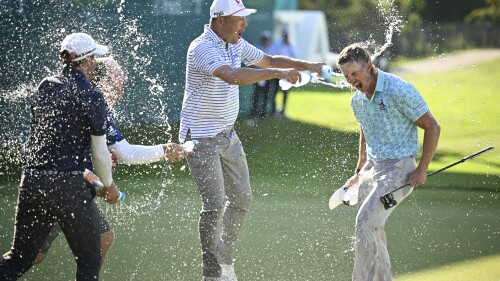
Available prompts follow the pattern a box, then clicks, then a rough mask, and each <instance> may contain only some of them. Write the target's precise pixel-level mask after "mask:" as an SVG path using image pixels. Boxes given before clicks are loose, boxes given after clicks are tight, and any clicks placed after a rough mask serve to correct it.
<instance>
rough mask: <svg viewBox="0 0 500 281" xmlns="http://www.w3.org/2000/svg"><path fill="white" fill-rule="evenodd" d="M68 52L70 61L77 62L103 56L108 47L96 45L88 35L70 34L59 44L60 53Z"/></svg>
mask: <svg viewBox="0 0 500 281" xmlns="http://www.w3.org/2000/svg"><path fill="white" fill-rule="evenodd" d="M63 51H68V53H69V54H70V58H71V61H79V60H83V59H84V58H86V57H88V56H90V55H94V54H95V55H105V54H107V53H108V51H109V49H108V47H106V46H104V45H101V44H97V43H96V42H95V41H94V39H92V37H90V35H88V34H86V33H72V34H70V35H68V36H66V38H64V40H63V41H62V43H61V52H63Z"/></svg>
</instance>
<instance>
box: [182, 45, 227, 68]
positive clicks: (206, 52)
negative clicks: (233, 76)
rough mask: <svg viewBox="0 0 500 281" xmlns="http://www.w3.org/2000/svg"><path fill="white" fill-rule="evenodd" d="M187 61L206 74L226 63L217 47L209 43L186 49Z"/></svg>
mask: <svg viewBox="0 0 500 281" xmlns="http://www.w3.org/2000/svg"><path fill="white" fill-rule="evenodd" d="M188 62H189V64H191V66H192V67H193V68H194V69H196V70H198V71H201V72H205V73H208V74H212V72H213V71H214V70H215V69H217V68H218V67H220V66H222V65H226V64H227V63H226V62H225V61H224V60H223V58H222V56H221V54H220V53H219V51H218V50H217V48H215V47H213V46H211V45H210V44H209V43H203V44H199V45H197V46H196V47H194V48H193V49H190V50H189V51H188Z"/></svg>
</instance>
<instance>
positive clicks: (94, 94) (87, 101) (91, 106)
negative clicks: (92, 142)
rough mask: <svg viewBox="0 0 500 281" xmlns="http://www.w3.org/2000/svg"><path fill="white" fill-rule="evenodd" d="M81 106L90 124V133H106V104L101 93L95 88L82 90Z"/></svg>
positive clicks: (100, 134) (98, 134)
mask: <svg viewBox="0 0 500 281" xmlns="http://www.w3.org/2000/svg"><path fill="white" fill-rule="evenodd" d="M82 106H83V111H84V113H85V115H86V116H87V118H88V121H89V125H90V131H89V132H90V134H91V135H94V136H103V135H105V134H106V104H105V102H104V97H103V95H102V94H101V93H100V92H99V91H98V90H97V89H96V88H88V89H86V90H84V93H83V99H82Z"/></svg>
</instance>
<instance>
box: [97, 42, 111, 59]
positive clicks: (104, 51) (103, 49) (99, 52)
mask: <svg viewBox="0 0 500 281" xmlns="http://www.w3.org/2000/svg"><path fill="white" fill-rule="evenodd" d="M95 45H96V48H95V51H94V54H96V55H99V56H103V55H106V54H108V52H109V48H108V47H106V46H104V45H100V44H95Z"/></svg>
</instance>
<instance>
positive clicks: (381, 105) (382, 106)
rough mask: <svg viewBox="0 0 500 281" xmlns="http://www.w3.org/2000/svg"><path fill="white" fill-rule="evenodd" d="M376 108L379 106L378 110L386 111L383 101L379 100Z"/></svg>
mask: <svg viewBox="0 0 500 281" xmlns="http://www.w3.org/2000/svg"><path fill="white" fill-rule="evenodd" d="M378 106H380V110H387V107H386V106H385V104H384V101H383V100H380V103H379V104H378Z"/></svg>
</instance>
